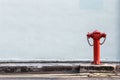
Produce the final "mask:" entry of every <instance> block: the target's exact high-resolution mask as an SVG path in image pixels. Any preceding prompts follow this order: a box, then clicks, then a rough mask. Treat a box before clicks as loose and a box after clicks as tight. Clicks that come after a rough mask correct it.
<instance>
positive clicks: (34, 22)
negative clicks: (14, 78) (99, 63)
mask: <svg viewBox="0 0 120 80" xmlns="http://www.w3.org/2000/svg"><path fill="white" fill-rule="evenodd" d="M117 22H118V0H0V59H2V60H3V59H4V60H6V59H10V60H11V59H13V60H14V59H56V60H65V59H67V60H92V55H93V53H92V47H90V46H89V45H88V43H87V41H86V34H87V32H92V31H94V30H95V29H98V30H100V31H102V32H106V34H107V40H106V42H105V44H104V45H103V46H102V47H101V58H102V60H117V55H118V54H117V51H118V50H117V44H118V42H117V35H118V33H117V32H116V30H117V27H118V23H117Z"/></svg>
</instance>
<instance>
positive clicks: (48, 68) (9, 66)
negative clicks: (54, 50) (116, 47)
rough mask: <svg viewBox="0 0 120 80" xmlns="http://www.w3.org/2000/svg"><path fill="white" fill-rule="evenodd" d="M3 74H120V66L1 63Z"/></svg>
mask: <svg viewBox="0 0 120 80" xmlns="http://www.w3.org/2000/svg"><path fill="white" fill-rule="evenodd" d="M3 73H5V74H6V73H120V65H119V64H116V63H112V64H111V63H104V64H102V65H92V64H90V63H1V64H0V74H3Z"/></svg>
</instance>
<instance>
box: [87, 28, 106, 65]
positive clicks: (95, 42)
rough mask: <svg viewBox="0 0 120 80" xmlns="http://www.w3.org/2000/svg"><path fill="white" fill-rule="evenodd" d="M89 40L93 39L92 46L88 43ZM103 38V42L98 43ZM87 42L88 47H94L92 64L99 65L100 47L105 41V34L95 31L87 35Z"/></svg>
mask: <svg viewBox="0 0 120 80" xmlns="http://www.w3.org/2000/svg"><path fill="white" fill-rule="evenodd" d="M89 38H92V39H93V45H92V44H91V43H90V42H89ZM101 38H104V40H103V42H102V43H100V39H101ZM87 40H88V43H89V45H90V46H94V61H93V64H97V65H98V64H100V63H101V62H100V45H102V44H103V43H104V42H105V40H106V34H105V33H101V32H99V31H98V30H95V31H94V32H92V33H88V34H87Z"/></svg>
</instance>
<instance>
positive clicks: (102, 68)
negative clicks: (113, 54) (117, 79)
mask: <svg viewBox="0 0 120 80" xmlns="http://www.w3.org/2000/svg"><path fill="white" fill-rule="evenodd" d="M98 72H99V73H114V72H116V65H110V64H109V65H81V66H80V73H98Z"/></svg>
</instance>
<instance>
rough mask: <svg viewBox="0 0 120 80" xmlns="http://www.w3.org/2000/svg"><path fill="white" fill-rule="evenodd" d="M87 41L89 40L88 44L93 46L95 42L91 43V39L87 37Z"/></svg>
mask: <svg viewBox="0 0 120 80" xmlns="http://www.w3.org/2000/svg"><path fill="white" fill-rule="evenodd" d="M87 41H88V44H89V45H90V46H93V44H91V43H90V41H89V38H88V37H87Z"/></svg>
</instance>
